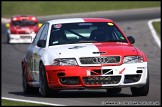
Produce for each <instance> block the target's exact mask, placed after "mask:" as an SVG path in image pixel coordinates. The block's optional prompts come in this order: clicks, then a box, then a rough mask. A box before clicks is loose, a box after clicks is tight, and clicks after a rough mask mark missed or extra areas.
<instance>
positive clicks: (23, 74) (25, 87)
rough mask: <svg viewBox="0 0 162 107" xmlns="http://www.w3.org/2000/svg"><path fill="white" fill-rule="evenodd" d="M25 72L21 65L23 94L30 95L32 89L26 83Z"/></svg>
mask: <svg viewBox="0 0 162 107" xmlns="http://www.w3.org/2000/svg"><path fill="white" fill-rule="evenodd" d="M26 76H27V75H26V71H25V67H24V66H23V65H22V84H23V92H24V94H30V93H32V92H33V91H34V90H33V87H31V86H30V85H29V84H28V82H27V78H26Z"/></svg>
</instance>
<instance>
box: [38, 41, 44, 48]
mask: <svg viewBox="0 0 162 107" xmlns="http://www.w3.org/2000/svg"><path fill="white" fill-rule="evenodd" d="M37 46H38V47H41V48H44V47H45V46H46V40H39V41H38V43H37Z"/></svg>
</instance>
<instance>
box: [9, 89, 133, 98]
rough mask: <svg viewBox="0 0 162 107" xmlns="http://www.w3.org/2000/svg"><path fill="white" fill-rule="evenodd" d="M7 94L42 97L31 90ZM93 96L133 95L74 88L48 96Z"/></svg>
mask: <svg viewBox="0 0 162 107" xmlns="http://www.w3.org/2000/svg"><path fill="white" fill-rule="evenodd" d="M9 94H14V95H17V96H25V97H42V96H41V95H40V93H39V92H38V91H37V92H34V91H33V92H32V93H30V94H24V93H23V92H9ZM94 97H135V96H133V95H131V94H124V93H122V92H121V93H118V94H109V93H107V92H106V91H97V90H96V91H91V90H81V91H80V90H77V91H76V90H74V91H59V92H58V93H57V94H56V93H51V96H49V97H48V98H94Z"/></svg>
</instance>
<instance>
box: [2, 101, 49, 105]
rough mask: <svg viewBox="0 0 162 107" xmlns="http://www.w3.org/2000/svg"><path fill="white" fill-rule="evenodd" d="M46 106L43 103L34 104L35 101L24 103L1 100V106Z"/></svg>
mask: <svg viewBox="0 0 162 107" xmlns="http://www.w3.org/2000/svg"><path fill="white" fill-rule="evenodd" d="M24 105H25V106H47V105H43V104H35V103H26V102H19V101H9V100H1V106H24Z"/></svg>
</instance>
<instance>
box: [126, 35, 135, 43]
mask: <svg viewBox="0 0 162 107" xmlns="http://www.w3.org/2000/svg"><path fill="white" fill-rule="evenodd" d="M127 38H128V40H129V41H130V43H131V44H134V43H135V39H134V37H132V36H128V37H127Z"/></svg>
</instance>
